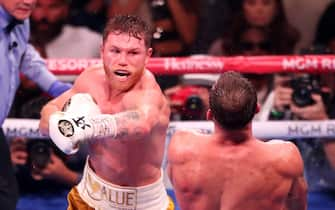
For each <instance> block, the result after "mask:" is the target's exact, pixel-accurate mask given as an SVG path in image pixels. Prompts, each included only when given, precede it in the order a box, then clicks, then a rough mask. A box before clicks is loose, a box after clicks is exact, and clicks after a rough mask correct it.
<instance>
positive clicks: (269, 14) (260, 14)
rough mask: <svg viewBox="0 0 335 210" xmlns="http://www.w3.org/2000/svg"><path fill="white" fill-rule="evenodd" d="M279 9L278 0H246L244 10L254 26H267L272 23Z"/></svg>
mask: <svg viewBox="0 0 335 210" xmlns="http://www.w3.org/2000/svg"><path fill="white" fill-rule="evenodd" d="M276 9H277V3H276V0H244V1H243V12H244V15H245V18H246V19H247V21H248V22H249V23H250V24H251V25H253V26H266V25H269V24H270V23H271V21H272V20H273V17H274V16H275V13H276V12H275V11H276Z"/></svg>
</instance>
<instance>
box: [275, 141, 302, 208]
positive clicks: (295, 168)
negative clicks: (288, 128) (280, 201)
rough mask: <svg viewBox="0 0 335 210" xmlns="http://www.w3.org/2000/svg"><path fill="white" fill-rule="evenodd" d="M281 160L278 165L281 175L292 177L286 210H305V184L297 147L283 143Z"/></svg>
mask: <svg viewBox="0 0 335 210" xmlns="http://www.w3.org/2000/svg"><path fill="white" fill-rule="evenodd" d="M283 144H284V145H283V148H282V149H283V150H282V151H283V153H282V156H281V158H282V162H281V164H280V166H279V167H281V168H280V170H281V172H282V175H284V176H287V177H288V178H290V179H292V184H291V187H290V190H289V193H288V197H287V200H286V207H287V209H288V210H306V208H307V204H306V203H307V184H306V181H305V178H304V164H303V160H302V158H301V155H300V152H299V150H298V148H297V147H296V146H295V145H294V144H293V143H291V142H285V143H283Z"/></svg>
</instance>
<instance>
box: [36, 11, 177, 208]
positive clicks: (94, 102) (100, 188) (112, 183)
mask: <svg viewBox="0 0 335 210" xmlns="http://www.w3.org/2000/svg"><path fill="white" fill-rule="evenodd" d="M150 39H151V33H150V31H149V30H148V28H147V26H146V24H145V22H143V21H142V20H141V19H139V18H138V17H136V16H115V17H114V18H112V19H111V20H110V21H109V22H108V24H107V25H106V28H105V31H104V34H103V43H102V47H101V57H102V59H103V67H93V68H90V69H87V70H85V71H84V72H82V73H81V74H80V75H79V76H78V78H77V79H76V81H75V83H74V86H73V88H71V89H70V90H69V91H67V92H66V93H64V94H62V95H61V96H60V97H58V98H56V99H54V100H52V101H50V103H48V104H47V105H46V106H45V107H44V108H43V109H42V113H41V114H42V117H41V121H40V130H41V132H42V134H46V135H50V137H51V138H52V140H53V141H54V142H55V144H56V145H58V147H59V148H60V149H61V150H63V151H64V152H65V153H67V154H71V153H74V152H76V150H77V148H78V146H79V145H80V143H81V142H84V141H86V142H87V143H88V145H89V156H88V160H87V164H86V166H85V169H84V174H83V178H82V180H81V182H80V183H79V184H78V185H77V186H76V187H74V188H73V189H72V190H71V191H70V193H69V196H68V201H69V207H68V209H70V210H73V209H86V208H87V209H101V210H103V209H106V210H107V209H129V210H130V209H137V210H148V209H152V210H163V209H164V210H165V209H173V204H172V203H170V199H169V198H168V196H167V194H166V191H165V187H164V185H163V183H162V169H161V162H162V158H163V151H164V142H165V135H166V130H167V127H168V123H169V114H170V109H169V105H168V103H167V101H166V99H165V97H164V95H163V94H162V92H161V90H160V88H159V86H158V84H157V83H156V81H155V79H154V76H153V75H152V74H151V72H149V71H148V70H147V69H146V68H145V66H146V64H147V62H148V59H149V58H150V56H151V53H152V49H151V48H150V47H149V46H150ZM64 104H66V105H65V106H64ZM63 107H64V108H63ZM62 109H63V111H61V110H62Z"/></svg>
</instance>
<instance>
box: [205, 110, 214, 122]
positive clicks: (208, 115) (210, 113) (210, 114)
mask: <svg viewBox="0 0 335 210" xmlns="http://www.w3.org/2000/svg"><path fill="white" fill-rule="evenodd" d="M206 119H207V120H213V113H212V110H211V109H208V110H207V113H206Z"/></svg>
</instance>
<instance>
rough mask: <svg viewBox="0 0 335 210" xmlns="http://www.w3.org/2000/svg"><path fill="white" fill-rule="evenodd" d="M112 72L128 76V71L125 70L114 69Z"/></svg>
mask: <svg viewBox="0 0 335 210" xmlns="http://www.w3.org/2000/svg"><path fill="white" fill-rule="evenodd" d="M114 74H115V75H117V76H120V77H128V76H129V75H130V72H128V71H126V70H116V71H114Z"/></svg>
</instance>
